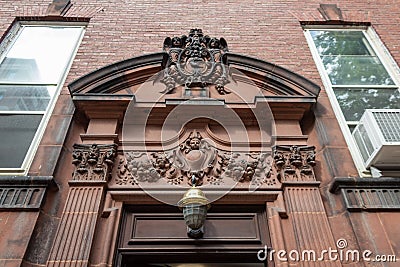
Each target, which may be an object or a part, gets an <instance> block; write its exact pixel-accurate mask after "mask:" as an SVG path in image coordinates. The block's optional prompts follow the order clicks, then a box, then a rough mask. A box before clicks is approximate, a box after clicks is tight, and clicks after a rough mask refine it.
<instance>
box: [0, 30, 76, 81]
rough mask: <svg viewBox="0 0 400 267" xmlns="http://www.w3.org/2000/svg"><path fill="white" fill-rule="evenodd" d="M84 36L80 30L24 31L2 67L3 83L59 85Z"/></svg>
mask: <svg viewBox="0 0 400 267" xmlns="http://www.w3.org/2000/svg"><path fill="white" fill-rule="evenodd" d="M81 32H82V28H81V27H50V26H29V27H27V26H25V27H23V29H22V32H21V34H20V35H19V36H18V38H17V40H16V42H15V43H14V44H13V46H12V48H11V49H10V51H9V52H8V54H7V55H6V57H5V58H4V59H3V61H2V62H1V64H0V82H13V83H15V82H18V83H24V82H32V83H45V84H56V83H58V82H59V80H60V78H61V75H62V74H63V73H64V69H65V67H66V64H67V63H68V61H69V59H70V57H71V53H72V51H73V49H74V47H75V45H76V43H77V41H78V39H79V36H80V34H81Z"/></svg>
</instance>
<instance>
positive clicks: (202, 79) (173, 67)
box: [161, 29, 230, 95]
mask: <svg viewBox="0 0 400 267" xmlns="http://www.w3.org/2000/svg"><path fill="white" fill-rule="evenodd" d="M164 51H165V52H166V54H165V57H164V60H163V63H162V67H163V69H164V72H163V74H162V75H163V77H162V79H161V82H162V83H164V84H165V86H166V89H165V90H164V91H163V93H167V94H168V93H172V92H173V90H174V89H175V87H176V85H184V86H185V89H186V90H187V89H189V90H190V88H193V87H199V88H206V87H207V86H209V85H215V88H216V90H217V91H218V93H219V94H221V95H224V94H229V93H230V92H229V91H228V90H227V89H226V88H225V85H226V84H227V83H229V79H228V75H229V73H228V70H227V68H226V65H227V59H226V54H225V53H226V52H228V45H227V43H226V41H225V39H224V38H220V39H217V38H211V37H209V36H207V35H203V32H202V30H201V29H191V30H190V33H189V36H186V35H183V36H181V37H173V38H170V37H167V38H166V39H165V40H164Z"/></svg>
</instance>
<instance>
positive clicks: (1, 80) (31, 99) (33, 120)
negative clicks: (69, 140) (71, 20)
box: [0, 23, 84, 173]
mask: <svg viewBox="0 0 400 267" xmlns="http://www.w3.org/2000/svg"><path fill="white" fill-rule="evenodd" d="M83 29H84V28H83V26H66V25H56V24H55V25H48V24H47V25H43V24H22V23H20V24H18V25H15V27H14V28H13V29H12V31H11V32H10V34H9V35H8V36H6V38H5V39H4V40H3V42H2V46H1V47H0V48H1V50H0V51H2V53H1V55H0V173H7V172H24V171H26V170H27V168H28V166H29V164H30V162H31V160H32V157H33V155H34V153H35V151H36V149H37V146H38V143H39V141H40V139H41V136H42V134H43V131H44V128H45V125H46V123H47V121H48V118H49V116H50V113H51V111H52V109H53V106H54V104H55V100H56V98H57V96H58V94H59V91H60V89H61V87H62V83H63V81H64V79H65V76H66V73H67V71H68V69H69V66H70V64H71V61H72V58H73V56H74V54H75V52H76V49H77V46H78V44H79V42H80V40H81V38H82V35H83Z"/></svg>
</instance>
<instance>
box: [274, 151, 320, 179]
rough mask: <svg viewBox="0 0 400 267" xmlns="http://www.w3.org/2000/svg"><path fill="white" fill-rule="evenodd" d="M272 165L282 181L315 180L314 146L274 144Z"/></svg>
mask: <svg viewBox="0 0 400 267" xmlns="http://www.w3.org/2000/svg"><path fill="white" fill-rule="evenodd" d="M273 157H274V165H275V167H276V169H277V172H278V178H279V179H280V180H282V181H315V175H314V169H313V167H314V166H315V164H316V163H315V147H314V146H276V147H275V148H274V156H273Z"/></svg>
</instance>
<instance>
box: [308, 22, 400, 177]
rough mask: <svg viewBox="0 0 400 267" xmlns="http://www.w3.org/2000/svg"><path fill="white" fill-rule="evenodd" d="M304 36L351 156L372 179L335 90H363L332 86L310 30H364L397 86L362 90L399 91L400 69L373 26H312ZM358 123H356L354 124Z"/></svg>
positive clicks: (363, 175)
mask: <svg viewBox="0 0 400 267" xmlns="http://www.w3.org/2000/svg"><path fill="white" fill-rule="evenodd" d="M303 30H304V35H305V37H306V39H307V43H308V46H309V47H310V50H311V54H312V56H313V59H314V62H315V64H316V66H317V69H318V72H319V74H320V76H321V79H322V83H323V85H324V87H325V89H326V93H327V95H328V98H329V100H330V103H331V105H332V108H333V111H334V114H335V116H336V118H337V120H338V123H339V126H340V128H341V130H342V133H343V135H344V138H345V140H346V142H347V146H348V147H349V150H350V154H351V156H352V158H353V161H354V164H355V166H356V168H357V170H358V173H359V175H360V176H361V177H370V176H371V173H370V171H369V170H367V169H366V168H365V167H364V161H363V159H362V156H361V153H360V152H359V149H358V147H357V144H356V142H355V140H354V138H353V136H352V134H351V132H350V129H349V124H353V123H351V122H349V121H346V119H345V117H344V114H343V112H342V110H341V107H340V105H339V102H338V100H337V98H336V95H335V93H334V90H333V88H334V87H335V88H340V87H345V88H350V87H354V88H361V86H359V85H353V86H352V85H345V86H340V85H334V86H333V85H332V83H331V81H330V79H329V76H328V73H327V71H326V70H325V66H324V65H323V63H322V60H321V57H320V56H319V53H318V50H317V48H316V46H315V43H314V40H313V39H312V36H311V34H310V32H309V31H310V30H330V31H334V30H337V31H343V30H345V31H360V30H362V31H363V33H364V36H365V38H366V39H367V40H368V42H369V45H370V46H371V48H372V49H373V50H374V52H375V54H376V56H377V57H378V58H379V60H380V61H381V63H382V65H383V66H384V67H385V69H386V71H387V72H388V73H389V75H390V76H391V78H392V80H393V82H394V83H395V85H392V86H386V85H383V86H382V85H381V86H379V85H373V86H368V85H367V86H364V85H363V86H362V88H388V89H390V88H392V89H394V88H397V90H400V68H399V66H398V65H397V63H396V62H395V60H394V59H393V57H392V56H391V55H390V53H389V51H388V50H387V48H386V47H385V45H384V44H383V42H382V41H381V40H380V38H379V36H378V34H377V33H376V32H375V30H374V29H373V28H372V27H371V26H348V25H342V26H338V25H334V26H328V25H312V26H308V25H307V26H304V27H303ZM354 123H356V122H354Z"/></svg>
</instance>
